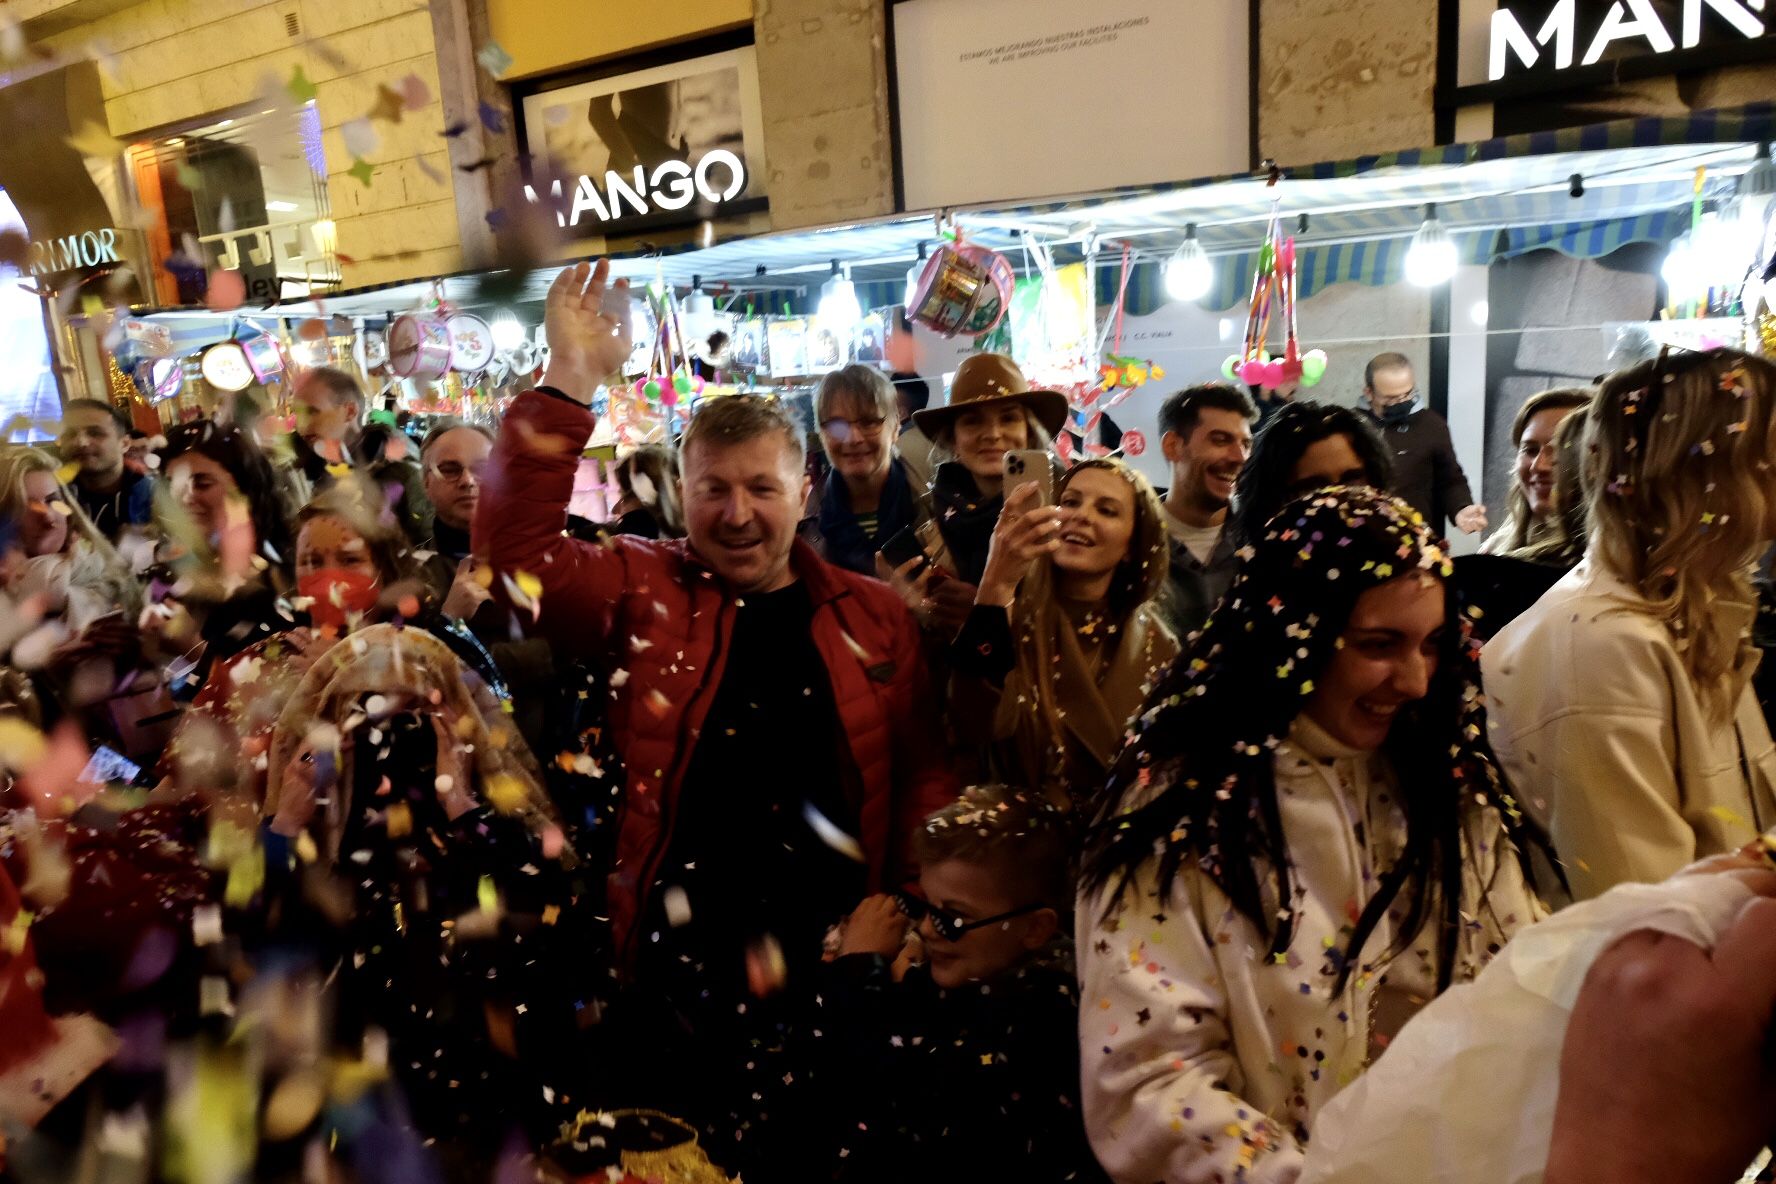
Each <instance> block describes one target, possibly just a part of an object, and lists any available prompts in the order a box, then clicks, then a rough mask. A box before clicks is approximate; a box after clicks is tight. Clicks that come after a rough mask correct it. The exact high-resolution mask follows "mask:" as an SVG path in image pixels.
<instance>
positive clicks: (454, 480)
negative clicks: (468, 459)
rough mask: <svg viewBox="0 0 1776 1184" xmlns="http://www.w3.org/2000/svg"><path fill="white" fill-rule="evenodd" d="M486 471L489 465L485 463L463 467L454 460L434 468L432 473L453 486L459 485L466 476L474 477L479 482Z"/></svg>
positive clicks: (436, 465) (443, 462) (441, 463)
mask: <svg viewBox="0 0 1776 1184" xmlns="http://www.w3.org/2000/svg"><path fill="white" fill-rule="evenodd" d="M486 471H487V463H486V462H485V461H483V462H482V463H480V464H478V465H463V464H458V463H457V462H456V461H453V460H447V461H442V462H440V463H439V464H435V465H433V466H432V472H434V473H436V474H438V476H440V477H442V478H443V479H444V480H446V481H448V482H450V483H451V484H452V485H456V484H459V483H460V482H461V481H462V479H463V477H464V476H465V475H467V476H472V477H474V478H475V480H477V481H479V480H481V474H482V473H484V472H486Z"/></svg>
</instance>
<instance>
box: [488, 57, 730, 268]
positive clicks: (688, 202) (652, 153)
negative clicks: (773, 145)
mask: <svg viewBox="0 0 1776 1184" xmlns="http://www.w3.org/2000/svg"><path fill="white" fill-rule="evenodd" d="M522 108H523V112H524V124H523V128H522V134H523V140H524V147H525V150H526V151H527V152H528V153H529V154H530V158H531V163H530V181H531V192H532V193H534V194H536V195H537V196H538V199H539V200H542V201H546V202H548V203H549V204H550V205H552V206H554V207H555V208H556V209H557V210H558V211H559V212H561V213H562V214H564V215H565V216H566V217H567V219H568V222H569V225H570V226H571V227H572V228H574V229H576V230H579V231H581V232H584V233H586V234H607V233H610V232H612V231H613V230H622V231H625V232H627V231H633V230H639V229H646V228H649V227H657V226H669V225H675V224H684V223H691V222H696V221H700V220H703V219H706V218H715V217H720V216H726V215H730V214H738V213H747V212H750V211H753V210H758V209H763V208H764V205H765V201H764V199H765V168H764V151H763V147H762V145H763V133H762V130H761V129H762V123H761V120H760V116H759V99H758V71H757V66H756V63H755V60H754V57H753V50H752V47H751V46H744V47H742V48H739V49H734V50H727V51H724V52H721V53H715V54H708V55H705V56H702V57H696V58H690V59H687V60H685V61H681V62H672V63H669V64H667V65H664V66H657V67H653V68H651V69H646V70H633V71H629V72H626V73H622V74H614V75H608V76H605V77H602V78H594V79H590V80H587V81H582V82H577V83H572V84H570V85H566V86H560V87H556V88H554V89H550V90H545V91H539V92H537V93H534V94H529V95H526V96H525V97H524V100H523V103H522Z"/></svg>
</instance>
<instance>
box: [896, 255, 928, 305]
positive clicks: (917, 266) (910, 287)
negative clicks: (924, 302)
mask: <svg viewBox="0 0 1776 1184" xmlns="http://www.w3.org/2000/svg"><path fill="white" fill-rule="evenodd" d="M924 274H925V244H924V242H923V241H921V242H920V243H919V258H918V261H917V262H915V263H914V264H913V265H912V266H911V267H910V268H908V269H907V286H906V299H904V300H902V301H901V302H900V303H901V305H902V306H903V307H906V308H911V307H912V306H913V293H914V292H916V291H918V289H919V278H920V277H921V276H923V275H924Z"/></svg>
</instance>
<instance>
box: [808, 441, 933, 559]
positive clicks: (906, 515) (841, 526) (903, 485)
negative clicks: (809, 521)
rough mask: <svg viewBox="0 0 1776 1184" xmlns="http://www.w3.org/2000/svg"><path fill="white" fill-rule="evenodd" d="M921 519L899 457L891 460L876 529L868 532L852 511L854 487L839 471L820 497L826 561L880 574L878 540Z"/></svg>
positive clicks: (909, 482)
mask: <svg viewBox="0 0 1776 1184" xmlns="http://www.w3.org/2000/svg"><path fill="white" fill-rule="evenodd" d="M918 519H919V504H918V501H917V499H916V498H914V496H913V483H912V480H911V479H910V478H909V477H908V476H907V470H906V466H905V465H904V464H902V463H901V462H900V460H899V458H896V459H894V460H891V461H889V462H888V478H887V480H886V481H885V482H883V484H882V494H881V497H880V498H879V499H878V500H877V502H876V533H875V535H874V536H873V537H872V536H870V535H866V534H865V533H864V530H863V525H862V524H861V523H860V522H858V520H857V515H856V514H854V513H852V512H851V491H850V490H849V489H847V488H846V487H845V481H844V479H843V478H842V477H840V476H839V475H838V474H837V473H836V472H835V473H833V474H832V475H830V476H829V477H828V478H827V480H826V492H825V494H823V495H822V496H821V499H820V537H821V538H822V539H824V540H825V542H826V561H827V562H828V563H831V564H833V565H835V566H837V567H843V568H846V569H848V570H850V571H856V572H862V573H863V574H864V575H866V576H873V575H875V574H876V550H877V547H878V540H884V541H885V540H887V539H891V538H893V537H894V536H895V535H897V534H899V533H900V532H901V531H902V530H905V529H906V528H907V527H909V526H912V525H914V524H915V523H916V522H917V521H918Z"/></svg>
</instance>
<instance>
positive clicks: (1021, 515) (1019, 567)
mask: <svg viewBox="0 0 1776 1184" xmlns="http://www.w3.org/2000/svg"><path fill="white" fill-rule="evenodd" d="M1040 497H1041V490H1040V489H1038V488H1037V487H1036V486H1035V485H1020V486H1019V487H1018V488H1017V489H1015V490H1013V491H1012V493H1011V496H1009V497H1007V498H1006V499H1005V504H1004V506H1002V507H1000V510H999V521H998V523H997V524H996V525H995V526H994V527H993V542H992V545H991V546H990V547H989V548H988V550H987V569H986V571H985V573H984V574H982V576H981V582H980V591H979V592H977V593H976V594H975V603H976V604H998V605H1003V606H1004V607H1006V608H1008V609H1009V608H1010V607H1011V602H1012V601H1013V600H1014V599H1015V598H1016V596H1017V588H1018V585H1019V584H1021V583H1023V581H1024V577H1025V576H1027V575H1029V574H1030V568H1031V567H1032V566H1034V565H1035V563H1036V560H1037V559H1039V558H1041V557H1042V556H1044V555H1048V554H1051V553H1052V552H1053V551H1054V550H1055V549H1056V548H1058V547H1059V546H1060V545H1061V533H1060V532H1061V512H1060V510H1058V509H1056V508H1055V507H1053V506H1045V505H1042V504H1041V503H1040V502H1039V501H1038V499H1039V498H1040Z"/></svg>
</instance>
